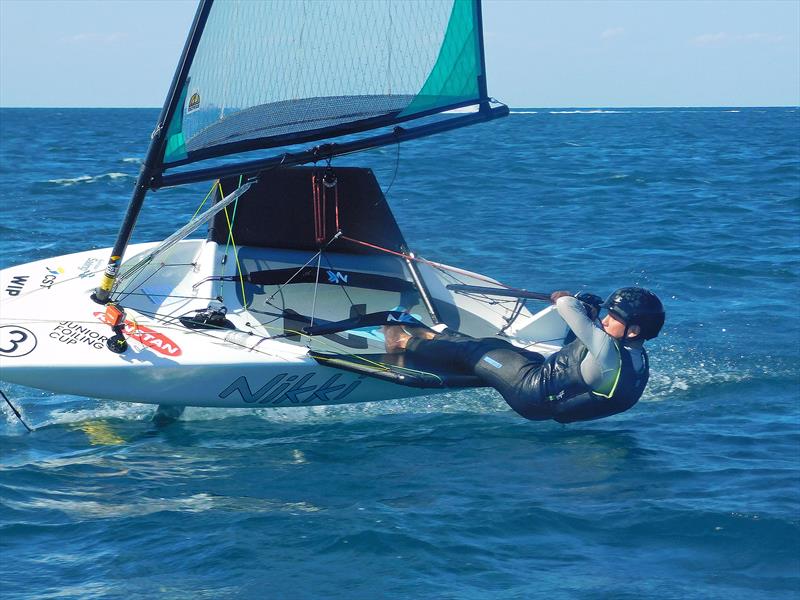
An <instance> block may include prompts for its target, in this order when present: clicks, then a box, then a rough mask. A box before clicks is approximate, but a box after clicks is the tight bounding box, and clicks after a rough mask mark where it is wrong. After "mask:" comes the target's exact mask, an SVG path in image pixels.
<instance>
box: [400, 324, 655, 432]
mask: <svg viewBox="0 0 800 600" xmlns="http://www.w3.org/2000/svg"><path fill="white" fill-rule="evenodd" d="M611 339H612V342H613V343H612V344H611V345H610V347H611V348H612V349H613V348H615V349H616V351H617V352H616V356H617V357H618V358H617V362H616V364H617V368H616V369H614V372H613V373H611V374H610V378H609V377H607V378H606V379H607V381H606V382H604V385H603V387H604V388H606V389H604V390H603V392H605V393H601V392H600V391H599V389H593V388H592V386H590V385H589V384H587V383H586V381H585V380H584V379H585V378H584V375H583V374H582V372H581V365H582V363H584V362H585V361H587V359H588V360H590V361H591V360H592V357H590V356H589V355H588V349H587V347H586V345H585V344H584V343H583V342H582V341H581V339H580V338H579V339H576V340H574V341H573V342H571V343H569V344H567V345H566V346H564V347H563V348H562V349H561V350H559V351H558V352H556V353H554V354H552V355H551V356H549V357H547V358H546V359H545V358H544V357H543V356H542V355H541V354H538V353H536V352H529V351H526V350H523V349H520V348H517V347H515V346H512V345H511V344H510V343H508V342H506V341H504V340H501V339H497V338H486V339H480V340H478V339H475V338H471V337H468V336H463V335H461V334H448V333H444V334H439V335H437V336H436V337H435V338H434V339H432V340H424V339H420V338H412V339H411V340H409V342H408V346H407V348H406V350H407V351H409V352H413V353H414V354H417V355H419V356H422V357H424V358H425V359H426V360H429V361H432V362H438V363H443V362H449V363H453V364H455V365H457V366H458V367H460V368H462V369H465V370H468V371H470V372H473V373H475V374H476V375H477V376H478V377H480V378H481V379H482V380H483V381H484V382H486V383H487V384H488V385H491V386H492V387H494V388H495V389H497V391H499V392H500V394H501V395H502V396H503V398H504V399H505V401H506V402H507V403H508V404H509V406H511V408H513V409H514V410H515V411H516V412H517V413H519V414H520V415H522V416H523V417H525V418H527V419H533V420H545V419H554V420H555V421H558V422H559V423H572V422H574V421H588V420H591V419H599V418H602V417H607V416H610V415H613V414H616V413H619V412H622V411H624V410H627V409H629V408H630V407H632V406H633V405H634V404H636V402H637V401H638V400H639V398H640V397H641V395H642V392H643V391H644V388H645V386H646V385H647V380H648V377H649V366H648V361H647V354H646V353H645V352H644V349H643V348H642V349H640V350H639V351H640V352H641V359H642V364H641V365H640V366H639V368H638V369H637V368H635V367H634V362H633V360H632V357H631V349H629V348H626V347H625V346H623V345H621V344H619V343H618V342H616V341H614V340H613V338H611ZM608 384H610V385H608Z"/></svg>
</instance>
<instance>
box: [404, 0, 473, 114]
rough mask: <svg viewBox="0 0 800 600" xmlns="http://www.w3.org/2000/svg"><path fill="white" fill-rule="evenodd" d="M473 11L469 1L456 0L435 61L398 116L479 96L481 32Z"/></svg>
mask: <svg viewBox="0 0 800 600" xmlns="http://www.w3.org/2000/svg"><path fill="white" fill-rule="evenodd" d="M475 10H476V8H475V3H474V2H473V1H472V0H455V3H454V4H453V12H452V13H451V15H450V21H449V24H448V26H447V33H446V35H445V38H444V42H443V43H442V47H441V49H440V51H439V57H438V59H437V60H436V64H435V65H434V67H433V70H432V71H431V73H430V75H429V76H428V79H427V81H426V82H425V85H424V86H423V87H422V89H421V90H420V92H419V93H418V94H417V95H416V97H415V98H414V100H413V101H412V102H411V104H410V105H408V106H407V107H406V108H405V110H403V112H402V113H401V116H404V115H411V114H414V113H420V112H425V111H429V110H431V109H434V108H438V107H441V106H452V105H454V104H459V103H464V102H468V101H470V100H472V99H474V98H477V97H478V96H479V87H478V75H480V74H481V62H480V46H479V43H478V36H479V35H480V32H479V31H477V23H476V20H475Z"/></svg>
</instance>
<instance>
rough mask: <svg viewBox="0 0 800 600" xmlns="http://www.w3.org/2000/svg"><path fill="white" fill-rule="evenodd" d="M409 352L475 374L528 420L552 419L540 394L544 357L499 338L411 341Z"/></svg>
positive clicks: (543, 397)
mask: <svg viewBox="0 0 800 600" xmlns="http://www.w3.org/2000/svg"><path fill="white" fill-rule="evenodd" d="M407 350H408V351H409V352H413V353H414V354H415V355H417V356H421V357H423V358H425V359H426V360H430V361H433V362H438V363H440V364H441V363H450V364H454V365H456V366H458V367H460V368H462V369H466V370H468V371H470V372H472V373H475V374H476V375H477V376H478V377H480V378H481V379H482V380H483V381H484V382H485V383H487V384H488V385H490V386H492V387H493V388H495V389H496V390H497V391H498V392H500V394H501V395H502V396H503V399H504V400H505V401H506V402H507V403H508V405H509V406H510V407H511V408H513V409H514V410H515V411H516V412H517V413H519V414H520V415H522V416H523V417H525V418H526V419H534V420H544V419H549V418H551V417H552V409H551V406H550V403H549V402H548V401H547V398H546V396H545V395H544V394H543V393H542V392H541V388H542V386H541V385H540V377H539V376H540V372H541V366H542V363H544V357H543V356H542V355H541V354H538V353H536V352H529V351H525V350H520V349H519V348H516V347H514V346H512V345H511V344H509V343H508V342H505V341H504V340H499V339H496V338H486V339H482V340H476V339H473V338H469V337H456V338H454V337H450V336H437V337H436V338H434V339H432V340H423V339H412V340H410V341H409V342H408V345H407Z"/></svg>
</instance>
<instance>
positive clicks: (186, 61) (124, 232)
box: [92, 0, 214, 304]
mask: <svg viewBox="0 0 800 600" xmlns="http://www.w3.org/2000/svg"><path fill="white" fill-rule="evenodd" d="M213 2H214V0H201V2H200V5H199V6H198V7H197V12H196V13H195V15H194V21H193V22H192V27H191V29H190V30H189V36H188V37H187V38H186V43H185V44H184V46H183V52H182V53H181V58H180V60H179V61H178V68H177V69H175V74H174V75H173V76H172V83H171V84H170V89H169V92H168V93H167V98H166V100H165V101H164V106H163V107H162V108H161V115H160V116H159V117H158V122H157V123H156V129H155V131H154V132H153V135H152V137H151V139H150V146H149V147H148V148H147V154H146V155H145V159H144V164H142V168H141V170H140V171H139V177H138V179H137V180H136V185H135V186H134V188H133V194H132V196H131V201H130V203H129V204H128V210H127V212H126V213H125V218H124V219H123V221H122V225H121V226H120V229H119V233H118V234H117V240H116V242H114V247H113V249H112V250H111V256H110V257H109V259H108V264H107V265H106V270H105V273H104V274H103V279H102V281H101V282H100V286H99V287H97V288H95V290H94V293H93V294H92V300H94V301H95V302H97V303H98V304H106V303H107V302H108V301H109V299H110V297H111V290H112V288H113V287H114V282H115V281H116V278H117V272H118V270H119V266H120V264H121V263H122V257H123V256H124V255H125V249H126V248H127V247H128V243H129V242H130V239H131V234H132V233H133V228H134V227H135V226H136V220H137V219H138V218H139V213H140V212H141V210H142V204H143V203H144V198H145V196H146V195H147V190H148V189H149V188H150V180H151V179H152V178H153V175H154V174H155V173H156V172H158V171H159V169H160V166H161V165H160V156H161V154H162V150H163V147H164V142H165V140H166V134H167V131H166V128H165V125H166V123H168V122H169V120H170V118H171V117H172V115H173V114H174V112H175V110H176V108H177V105H178V102H179V100H180V99H181V90H183V87H184V85H185V84H186V77H187V75H188V72H189V66H190V65H191V63H192V58H193V57H194V53H195V51H196V50H197V44H198V42H199V40H200V35H201V33H202V32H203V27H204V26H205V23H206V20H207V19H208V13H209V12H210V11H211V5H212V4H213ZM181 110H182V108H181Z"/></svg>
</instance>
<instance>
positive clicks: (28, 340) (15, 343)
mask: <svg viewBox="0 0 800 600" xmlns="http://www.w3.org/2000/svg"><path fill="white" fill-rule="evenodd" d="M34 348H36V336H35V335H33V332H31V331H29V330H28V329H25V328H24V327H20V326H19V325H4V326H3V327H0V356H25V355H26V354H30V353H31V352H33V349H34Z"/></svg>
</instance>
